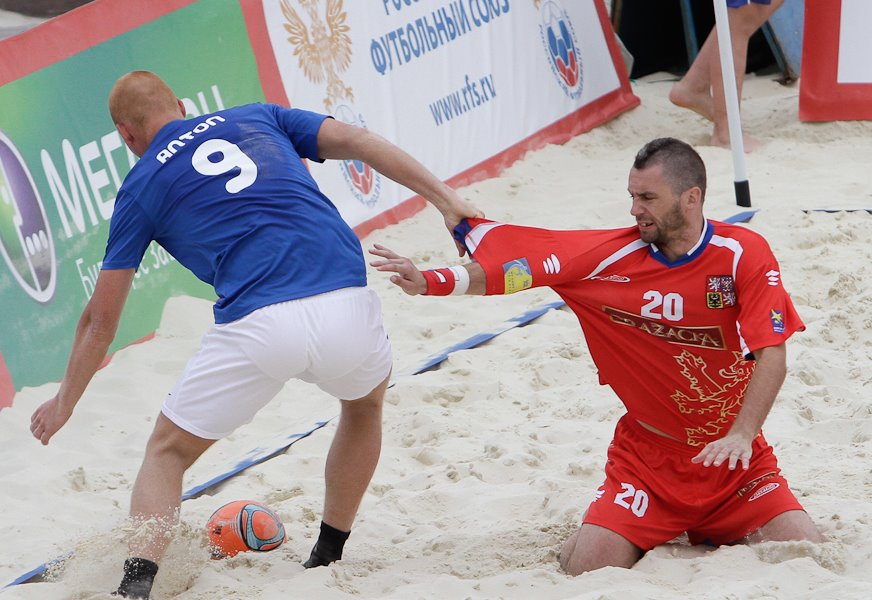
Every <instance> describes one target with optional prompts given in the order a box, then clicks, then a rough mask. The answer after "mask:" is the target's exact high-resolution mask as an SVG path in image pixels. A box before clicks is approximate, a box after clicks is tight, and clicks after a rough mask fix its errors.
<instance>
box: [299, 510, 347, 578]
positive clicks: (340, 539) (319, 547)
mask: <svg viewBox="0 0 872 600" xmlns="http://www.w3.org/2000/svg"><path fill="white" fill-rule="evenodd" d="M349 535H351V532H350V531H340V530H339V529H336V528H335V527H331V526H330V525H328V524H327V523H325V522H324V521H321V534H320V535H319V536H318V541H317V542H315V547H314V548H312V554H311V555H310V556H309V560H307V561H306V562H304V563H303V566H304V567H306V568H307V569H311V568H312V567H324V566H326V565H329V564H330V563H332V562H333V561H336V560H340V559H341V558H342V549H343V548H344V547H345V540H347V539H348V536H349Z"/></svg>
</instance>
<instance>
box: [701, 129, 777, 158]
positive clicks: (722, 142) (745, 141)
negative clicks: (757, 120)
mask: <svg viewBox="0 0 872 600" xmlns="http://www.w3.org/2000/svg"><path fill="white" fill-rule="evenodd" d="M709 145H710V146H718V147H720V148H727V149H728V150H729V149H730V134H729V133H727V134H718V133H717V132H712V137H711V140H710V141H709ZM765 145H766V142H764V141H763V140H760V139H757V138H755V137H751V136H750V135H748V134H747V133H744V132H743V133H742V146H743V148H744V150H745V154H748V153H750V152H754V151H755V150H759V149H760V148H762V147H763V146H765Z"/></svg>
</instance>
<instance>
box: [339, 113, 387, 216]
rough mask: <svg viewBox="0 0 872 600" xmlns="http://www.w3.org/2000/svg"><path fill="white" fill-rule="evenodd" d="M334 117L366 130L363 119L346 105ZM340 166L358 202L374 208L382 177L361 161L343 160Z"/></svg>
mask: <svg viewBox="0 0 872 600" xmlns="http://www.w3.org/2000/svg"><path fill="white" fill-rule="evenodd" d="M334 116H335V117H336V119H338V120H339V121H342V122H343V123H347V124H349V125H355V126H357V127H363V128H366V123H365V122H364V120H363V117H362V116H361V115H356V114H355V113H354V111H353V110H351V108H350V107H349V106H348V105H346V104H341V105H339V106H337V107H336V112H335V115H334ZM339 164H340V168H341V170H342V176H343V177H344V178H345V181H346V183H347V184H348V187H349V188H351V193H352V195H353V196H354V197H355V198H357V201H358V202H360V203H361V204H363V205H365V206H373V205H374V204H375V203H376V202H378V197H379V194H380V193H381V176H380V175H379V174H378V173H377V172H376V171H375V170H374V169H373V168H372V167H371V166H369V165H368V164H366V163H365V162H363V161H360V160H342V161H339Z"/></svg>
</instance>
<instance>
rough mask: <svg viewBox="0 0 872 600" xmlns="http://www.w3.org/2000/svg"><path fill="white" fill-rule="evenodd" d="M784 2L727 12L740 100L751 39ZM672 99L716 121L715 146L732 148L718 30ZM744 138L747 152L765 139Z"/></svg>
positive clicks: (672, 91)
mask: <svg viewBox="0 0 872 600" xmlns="http://www.w3.org/2000/svg"><path fill="white" fill-rule="evenodd" d="M783 2H784V0H772V3H771V4H769V5H764V4H754V3H752V4H748V5H747V6H743V7H741V8H732V9H730V10H728V11H727V14H728V16H729V21H730V34H731V41H732V47H733V66H734V68H735V77H736V90H737V95H738V97H739V100H740V102H741V98H742V83H743V81H744V77H745V67H746V65H747V59H748V41H749V40H750V39H751V36H752V35H753V34H754V33H755V32H756V31H757V30H758V29H759V28H760V27H761V26H762V25H763V24H764V23H765V22H766V21H767V20H768V19H769V17H770V16H772V13H774V12H775V11H776V10H777V9H778V8H779V7H780V6H781V4H783ZM669 99H670V100H671V101H672V103H673V104H676V105H677V106H681V107H683V108H689V109H691V110H693V111H695V112H696V113H698V114H700V115H702V116H703V117H705V118H706V119H708V120H710V121H712V122H713V124H714V125H713V128H712V135H711V144H712V145H713V146H721V147H725V148H729V147H730V132H729V126H728V123H727V108H726V100H725V97H724V83H723V78H722V76H721V59H720V51H719V49H718V39H717V31H716V30H715V29H712V31H711V33H710V34H709V36H708V37H707V38H706V41H705V43H704V44H703V46H702V48H700V51H699V54H698V55H697V57H696V59H695V60H694V61H693V64H692V65H691V66H690V69H688V71H687V73H686V74H685V75H684V77H682V79H681V80H680V81H678V82H677V83H676V84H674V85H673V86H672V89H671V90H670V91H669ZM743 141H744V147H745V150H746V151H747V152H751V151H753V150H755V149H757V148H759V147H760V146H762V142H760V141H759V140H757V139H755V138H753V137H751V136H749V135H747V134H743Z"/></svg>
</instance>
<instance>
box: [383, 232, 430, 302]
mask: <svg viewBox="0 0 872 600" xmlns="http://www.w3.org/2000/svg"><path fill="white" fill-rule="evenodd" d="M369 253H370V254H374V255H375V256H380V257H382V258H383V259H384V260H374V261H371V262H370V263H369V264H370V265H371V266H373V267H375V268H376V270H378V271H384V272H387V273H395V275H391V283H393V284H394V285H398V286H400V287H401V288H402V289H403V291H404V292H406V293H407V294H409V295H410V296H417V295H418V294H424V293H426V292H427V280H426V279H424V276H423V275H422V274H421V271H419V270H418V268H417V267H415V265H413V264H412V261H411V260H409V259H408V258H406V257H405V256H400V255H399V254H397V253H396V252H394V251H393V250H391V249H390V248H385V247H384V246H382V245H380V244H373V247H372V248H370V250H369Z"/></svg>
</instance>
